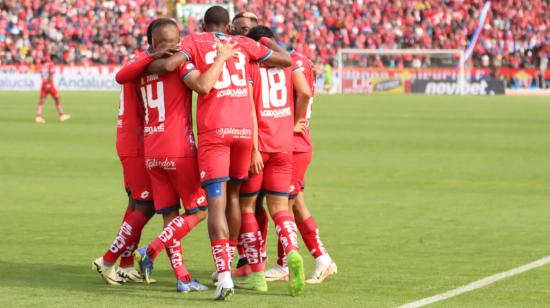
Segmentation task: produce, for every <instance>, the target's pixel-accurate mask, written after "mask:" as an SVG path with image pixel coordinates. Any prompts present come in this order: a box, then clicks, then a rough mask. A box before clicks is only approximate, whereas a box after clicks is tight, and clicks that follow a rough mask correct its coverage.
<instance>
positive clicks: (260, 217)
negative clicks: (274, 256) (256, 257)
mask: <svg viewBox="0 0 550 308" xmlns="http://www.w3.org/2000/svg"><path fill="white" fill-rule="evenodd" d="M256 220H257V221H258V227H259V228H260V233H261V235H262V239H261V240H262V241H261V246H262V248H261V255H262V256H264V255H267V229H268V226H269V217H268V216H267V212H266V211H265V210H264V209H263V207H262V210H261V211H260V212H256Z"/></svg>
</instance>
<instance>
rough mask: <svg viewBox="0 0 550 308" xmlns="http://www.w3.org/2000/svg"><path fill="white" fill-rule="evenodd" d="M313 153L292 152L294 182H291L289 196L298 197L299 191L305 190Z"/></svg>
mask: <svg viewBox="0 0 550 308" xmlns="http://www.w3.org/2000/svg"><path fill="white" fill-rule="evenodd" d="M312 155H313V153H312V152H311V151H310V152H294V153H293V154H292V183H291V184H290V196H289V198H291V199H293V198H296V196H297V195H298V193H299V192H301V191H302V192H303V191H304V186H305V177H306V171H307V168H308V167H309V163H310V162H311V156H312Z"/></svg>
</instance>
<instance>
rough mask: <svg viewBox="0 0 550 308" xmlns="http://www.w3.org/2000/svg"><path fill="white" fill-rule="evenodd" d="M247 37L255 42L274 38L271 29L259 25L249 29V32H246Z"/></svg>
mask: <svg viewBox="0 0 550 308" xmlns="http://www.w3.org/2000/svg"><path fill="white" fill-rule="evenodd" d="M247 36H248V37H249V38H251V39H253V40H255V41H259V40H260V39H261V38H262V37H268V38H270V39H274V38H275V34H273V31H271V29H269V28H268V27H266V26H261V25H259V26H256V27H254V28H252V29H250V32H248V35H247Z"/></svg>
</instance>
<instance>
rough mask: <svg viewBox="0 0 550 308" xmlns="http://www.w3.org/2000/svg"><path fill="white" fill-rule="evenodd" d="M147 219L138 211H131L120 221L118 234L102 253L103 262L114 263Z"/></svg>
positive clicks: (138, 233)
mask: <svg viewBox="0 0 550 308" xmlns="http://www.w3.org/2000/svg"><path fill="white" fill-rule="evenodd" d="M148 220H149V219H148V218H147V217H145V216H143V214H142V213H140V212H138V211H133V212H132V213H131V214H130V215H128V217H126V218H125V219H124V221H123V222H122V224H121V226H120V229H119V230H118V234H117V236H116V237H115V240H114V241H113V244H111V247H110V248H109V250H107V252H105V254H104V255H103V262H105V263H106V264H114V263H115V262H116V260H117V259H118V257H120V255H122V253H123V252H124V251H125V250H126V246H127V245H131V244H132V241H134V240H135V238H137V237H138V236H139V235H140V234H141V230H142V229H143V226H145V224H146V223H147V221H148Z"/></svg>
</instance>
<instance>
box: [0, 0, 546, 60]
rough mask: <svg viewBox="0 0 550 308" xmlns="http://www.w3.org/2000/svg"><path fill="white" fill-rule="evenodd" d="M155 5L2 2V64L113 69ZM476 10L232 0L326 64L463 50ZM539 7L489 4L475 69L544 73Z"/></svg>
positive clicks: (159, 10) (136, 44) (427, 4)
mask: <svg viewBox="0 0 550 308" xmlns="http://www.w3.org/2000/svg"><path fill="white" fill-rule="evenodd" d="M68 2H70V3H71V4H70V5H69V4H68ZM161 2H162V3H161ZM187 2H188V3H189V2H192V3H195V2H196V3H205V2H206V1H200V0H199V1H187ZM163 3H164V1H158V0H117V1H103V2H102V3H100V2H99V1H91V0H74V1H60V0H56V1H47V2H42V1H38V0H27V1H14V0H8V1H4V2H3V4H2V5H0V63H1V64H22V63H41V62H42V61H44V57H48V56H49V55H57V56H58V57H59V58H60V59H62V62H63V63H68V64H71V63H101V64H120V63H121V62H122V61H123V59H124V58H125V57H126V56H127V55H128V54H131V53H132V52H134V51H135V50H136V49H138V48H140V47H141V46H143V45H144V39H143V36H140V35H138V34H139V33H144V31H145V28H146V26H147V22H148V21H149V20H150V19H151V18H153V17H154V16H157V15H162V14H164V13H166V7H165V4H163ZM483 3H484V1H482V0H463V1H453V0H439V1H437V0H411V1H404V0H393V1H382V0H373V1H368V0H358V1H351V0H344V1H326V0H324V1H321V0H311V1H305V0H298V1H294V0H293V1H289V0H264V1H262V0H250V1H246V0H237V1H235V10H236V11H243V10H248V11H252V12H254V13H255V14H256V15H258V16H260V18H261V19H263V21H264V23H266V24H268V25H269V26H271V27H272V28H273V29H274V30H275V32H276V34H277V35H278V36H279V39H280V41H281V42H282V43H284V44H287V45H292V46H293V47H294V48H296V49H297V50H299V51H302V52H303V53H305V54H306V55H307V56H309V57H310V58H312V59H316V61H317V62H318V63H323V64H324V63H331V62H333V61H334V57H335V53H336V51H337V49H338V48H339V47H351V48H459V49H465V48H466V44H467V42H468V39H469V38H470V37H471V35H472V33H473V32H474V29H475V27H476V24H477V19H478V16H479V13H480V10H481V7H482V6H483ZM547 5H548V1H543V0H532V1H522V0H506V1H493V5H492V9H491V13H490V16H489V22H488V23H487V24H486V26H485V31H483V32H482V35H481V38H480V41H479V44H478V45H477V47H476V49H475V52H474V56H473V59H474V61H475V64H476V66H497V67H500V66H504V67H512V68H520V67H521V68H539V67H540V66H541V62H543V63H542V64H544V63H547V62H546V60H544V61H541V59H542V58H545V59H547V55H548V53H549V51H548V49H549V48H548V44H549V43H550V34H549V33H550V11H549V8H548V7H547ZM187 22H188V24H197V22H198V21H196V20H189V21H187ZM545 44H546V47H544V46H545ZM543 54H544V56H543Z"/></svg>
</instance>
